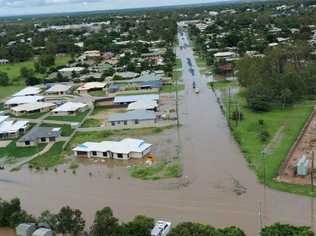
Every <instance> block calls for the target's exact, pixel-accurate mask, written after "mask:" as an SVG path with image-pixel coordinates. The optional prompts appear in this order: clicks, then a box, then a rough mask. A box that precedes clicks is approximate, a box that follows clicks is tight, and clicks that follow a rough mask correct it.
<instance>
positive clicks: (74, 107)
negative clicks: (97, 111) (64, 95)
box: [51, 102, 88, 116]
mask: <svg viewBox="0 0 316 236" xmlns="http://www.w3.org/2000/svg"><path fill="white" fill-rule="evenodd" d="M87 109H88V105H87V104H85V103H80V102H66V103H64V104H63V105H61V106H59V107H57V108H55V109H54V110H52V111H51V113H52V115H53V116H65V115H76V114H78V113H80V112H84V111H86V110H87Z"/></svg>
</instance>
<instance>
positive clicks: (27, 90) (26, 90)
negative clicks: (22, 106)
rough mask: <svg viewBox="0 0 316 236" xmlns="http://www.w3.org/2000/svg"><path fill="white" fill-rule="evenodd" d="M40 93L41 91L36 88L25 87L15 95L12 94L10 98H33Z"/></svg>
mask: <svg viewBox="0 0 316 236" xmlns="http://www.w3.org/2000/svg"><path fill="white" fill-rule="evenodd" d="M40 93H41V89H40V88H38V87H33V86H30V87H26V88H24V89H22V90H21V91H19V92H17V93H16V94H13V95H12V97H21V96H35V95H38V94H40Z"/></svg>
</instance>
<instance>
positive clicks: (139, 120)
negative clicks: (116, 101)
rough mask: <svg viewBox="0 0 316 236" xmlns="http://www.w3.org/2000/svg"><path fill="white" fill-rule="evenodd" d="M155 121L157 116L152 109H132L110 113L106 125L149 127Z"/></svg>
mask: <svg viewBox="0 0 316 236" xmlns="http://www.w3.org/2000/svg"><path fill="white" fill-rule="evenodd" d="M156 123H157V116H156V114H155V112H154V111H149V110H132V111H128V112H123V113H115V114H112V115H111V116H110V117H109V118H108V120H107V124H108V126H115V127H124V128H131V127H149V126H153V125H155V124H156Z"/></svg>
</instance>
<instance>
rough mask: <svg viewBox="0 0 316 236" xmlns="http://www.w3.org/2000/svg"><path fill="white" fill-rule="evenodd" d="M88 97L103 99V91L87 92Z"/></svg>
mask: <svg viewBox="0 0 316 236" xmlns="http://www.w3.org/2000/svg"><path fill="white" fill-rule="evenodd" d="M89 95H91V96H93V97H104V96H105V91H103V90H96V91H91V92H89Z"/></svg>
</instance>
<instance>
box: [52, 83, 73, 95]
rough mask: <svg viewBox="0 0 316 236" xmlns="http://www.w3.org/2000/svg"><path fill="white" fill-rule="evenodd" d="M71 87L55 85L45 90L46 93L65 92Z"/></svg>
mask: <svg viewBox="0 0 316 236" xmlns="http://www.w3.org/2000/svg"><path fill="white" fill-rule="evenodd" d="M71 87H72V86H71V85H64V84H55V85H53V86H52V87H50V88H49V89H47V90H46V93H57V92H67V91H68V90H69V89H71Z"/></svg>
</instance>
